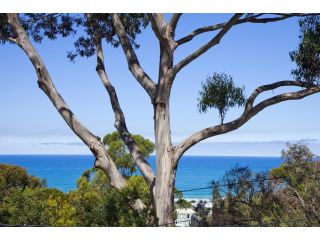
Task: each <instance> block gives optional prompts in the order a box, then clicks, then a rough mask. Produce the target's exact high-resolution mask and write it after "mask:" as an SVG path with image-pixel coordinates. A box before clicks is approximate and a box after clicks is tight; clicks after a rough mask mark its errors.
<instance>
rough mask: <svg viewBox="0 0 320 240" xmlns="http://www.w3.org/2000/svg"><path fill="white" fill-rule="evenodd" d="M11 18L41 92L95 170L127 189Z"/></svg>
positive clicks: (14, 16) (139, 205)
mask: <svg viewBox="0 0 320 240" xmlns="http://www.w3.org/2000/svg"><path fill="white" fill-rule="evenodd" d="M7 16H8V22H9V24H10V26H11V28H12V30H13V31H14V33H15V34H16V36H17V38H16V40H17V45H18V46H19V47H20V48H22V50H23V51H24V52H25V53H26V55H27V56H28V58H29V59H30V61H31V63H32V65H33V67H34V69H35V71H36V74H37V76H38V84H39V87H40V89H41V90H43V91H44V93H45V94H46V95H47V96H48V98H49V99H50V101H51V102H52V103H53V105H54V106H55V108H56V109H57V111H58V112H59V114H60V115H61V117H62V118H63V119H64V121H65V122H66V123H67V124H68V125H69V127H70V128H71V130H72V131H73V132H74V133H75V134H76V135H77V136H78V137H79V138H80V139H81V140H82V141H83V142H84V143H85V144H86V145H87V146H88V148H89V149H90V151H91V152H92V153H93V155H94V156H95V157H96V162H95V166H96V167H98V168H100V169H102V170H103V171H104V172H105V173H106V174H107V175H108V177H109V178H110V181H111V185H112V186H114V187H115V188H118V189H121V188H123V187H126V186H127V184H126V181H125V180H124V178H123V177H122V176H121V174H120V173H119V171H118V169H117V167H116V166H115V164H114V162H113V161H112V159H111V157H110V156H109V155H108V154H107V152H106V149H105V147H104V146H103V144H102V142H101V140H100V138H98V137H97V136H95V135H94V134H92V133H91V132H90V131H89V130H88V129H87V128H86V127H85V126H84V125H82V123H81V122H80V121H79V120H78V119H77V118H76V116H75V115H74V113H73V112H72V111H71V109H70V108H69V106H68V105H67V104H66V102H65V101H64V99H63V98H62V97H61V95H60V93H59V92H58V90H57V89H56V88H55V86H54V84H53V82H52V80H51V77H50V74H49V72H48V70H47V67H46V65H45V63H44V62H43V60H42V59H41V57H40V55H39V54H38V52H37V51H36V49H35V48H34V46H33V44H32V43H31V41H30V40H29V38H28V36H27V34H26V32H25V30H24V28H23V27H22V26H21V24H20V21H19V17H18V15H17V14H7ZM135 204H136V207H137V210H141V209H142V208H143V204H142V202H137V203H135Z"/></svg>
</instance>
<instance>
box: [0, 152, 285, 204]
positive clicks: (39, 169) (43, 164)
mask: <svg viewBox="0 0 320 240" xmlns="http://www.w3.org/2000/svg"><path fill="white" fill-rule="evenodd" d="M93 162H94V158H93V156H90V155H0V163H7V164H12V165H18V166H21V167H24V168H26V169H27V171H28V173H29V174H31V175H35V176H37V177H40V178H45V179H46V180H47V185H48V187H53V188H58V189H60V190H62V191H64V192H67V191H69V190H72V189H75V188H76V182H77V179H78V178H79V177H80V176H81V174H82V173H83V171H84V170H86V169H90V168H92V166H93ZM281 162H282V160H281V159H280V158H279V157H251V156H250V157H233V156H232V157H225V156H224V157H218V156H184V157H182V158H181V160H180V162H179V166H178V172H177V179H176V188H177V189H179V190H187V189H194V188H203V187H208V186H210V182H211V181H212V180H219V179H220V178H221V177H222V176H223V174H224V173H225V172H226V171H227V170H229V169H230V168H232V167H234V166H235V165H236V164H239V165H240V166H249V167H250V168H251V169H252V170H253V171H254V172H260V171H266V170H270V169H271V168H274V167H278V166H279V165H280V164H281ZM149 163H150V165H151V166H152V168H153V169H155V157H154V156H150V157H149ZM184 197H185V198H193V199H199V198H202V199H207V198H210V197H211V190H210V189H202V190H198V191H190V192H185V193H184Z"/></svg>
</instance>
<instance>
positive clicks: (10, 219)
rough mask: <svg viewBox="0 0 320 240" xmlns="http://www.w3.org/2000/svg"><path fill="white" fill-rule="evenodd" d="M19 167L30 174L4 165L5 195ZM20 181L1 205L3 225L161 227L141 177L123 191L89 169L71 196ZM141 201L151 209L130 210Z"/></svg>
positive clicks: (1, 184)
mask: <svg viewBox="0 0 320 240" xmlns="http://www.w3.org/2000/svg"><path fill="white" fill-rule="evenodd" d="M15 168H16V171H17V172H19V171H20V172H21V173H25V174H27V173H26V171H25V170H24V169H22V168H19V167H12V166H6V165H4V166H2V171H1V172H0V173H2V174H0V190H1V194H3V190H5V189H6V188H5V187H6V186H8V184H7V183H6V178H5V177H4V176H6V175H8V173H9V172H12V171H13V170H12V169H15ZM3 169H4V170H3ZM21 169H22V170H23V171H21ZM27 176H28V175H27ZM22 179H24V177H23V178H22ZM26 179H27V178H26ZM15 182H17V181H15ZM20 182H22V184H21V183H20ZM20 182H19V184H14V185H12V187H11V188H10V191H5V193H6V194H5V196H3V198H2V201H1V202H0V223H2V224H17V225H46V226H156V224H157V221H156V217H155V212H154V210H152V209H150V208H149V207H148V206H150V205H151V199H150V194H149V190H148V186H147V184H146V183H145V181H144V179H143V178H142V177H141V176H133V177H130V178H128V186H127V187H126V188H124V189H122V190H120V191H119V190H117V189H115V188H112V187H111V186H110V181H109V179H108V177H107V176H106V175H105V174H104V173H103V172H102V171H101V170H95V169H93V170H86V171H85V172H84V173H83V174H82V176H81V177H80V178H79V179H78V182H77V185H78V186H77V189H76V190H74V191H71V192H69V193H63V192H61V191H59V190H57V189H52V188H45V187H39V186H36V187H35V186H34V185H33V186H32V185H30V184H29V183H28V181H20ZM25 183H26V184H27V185H25ZM137 199H141V200H142V201H143V202H144V203H145V204H146V206H147V208H146V209H145V210H144V211H143V212H142V213H138V212H136V211H134V210H133V209H132V208H131V207H130V204H131V203H133V202H134V201H135V200H137Z"/></svg>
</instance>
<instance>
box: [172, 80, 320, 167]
mask: <svg viewBox="0 0 320 240" xmlns="http://www.w3.org/2000/svg"><path fill="white" fill-rule="evenodd" d="M281 86H300V87H303V84H302V83H301V82H297V81H280V82H276V83H273V84H269V85H264V86H261V87H258V88H257V89H256V90H255V91H254V92H253V93H252V94H251V96H250V97H249V99H248V101H247V104H246V107H245V110H244V112H243V113H242V115H241V116H240V117H239V118H237V119H235V120H233V121H231V122H228V123H225V124H221V125H217V126H214V127H209V128H205V129H203V130H201V131H199V132H197V133H195V134H193V135H191V136H190V137H188V138H186V139H185V140H183V141H182V142H181V143H180V144H179V145H177V146H176V147H175V163H174V164H175V165H176V164H178V161H179V159H180V157H181V156H182V154H183V153H184V152H185V151H187V150H188V149H189V148H190V147H192V146H194V145H195V144H197V143H199V142H201V141H202V140H205V139H207V138H209V137H213V136H217V135H220V134H223V133H227V132H231V131H233V130H236V129H238V128H239V127H241V126H242V125H243V124H245V123H246V122H247V121H249V120H250V119H251V118H252V117H253V116H255V115H256V114H258V113H259V112H261V111H262V110H263V109H265V108H266V107H269V106H272V105H274V104H277V103H280V102H284V101H288V100H298V99H302V98H304V97H307V96H309V95H312V94H315V93H319V92H320V85H314V86H312V87H309V88H306V89H303V90H300V91H296V92H289V93H283V94H279V95H277V96H275V97H271V98H268V99H266V100H264V101H262V102H260V103H259V104H257V105H255V106H253V103H254V100H255V99H256V97H257V96H258V95H259V94H260V93H262V92H264V91H267V90H273V89H276V88H278V87H281Z"/></svg>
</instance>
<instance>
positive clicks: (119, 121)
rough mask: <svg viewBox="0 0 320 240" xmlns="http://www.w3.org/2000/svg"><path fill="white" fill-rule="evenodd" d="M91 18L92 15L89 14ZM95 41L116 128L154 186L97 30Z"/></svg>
mask: <svg viewBox="0 0 320 240" xmlns="http://www.w3.org/2000/svg"><path fill="white" fill-rule="evenodd" d="M88 17H89V18H90V15H88ZM94 41H95V45H96V52H97V67H96V70H97V73H98V75H99V77H100V79H101V81H102V83H103V85H104V87H105V89H106V90H107V92H108V94H109V97H110V102H111V106H112V109H113V112H114V115H115V124H114V126H115V128H116V129H117V130H118V132H119V134H120V137H121V139H122V140H123V141H124V143H125V144H126V145H127V147H128V149H129V151H130V153H131V155H132V157H133V159H134V160H135V162H136V164H137V165H138V167H139V169H140V171H141V173H142V176H143V177H144V179H145V180H146V182H147V184H148V186H149V188H152V187H153V184H154V178H155V176H154V174H153V171H152V168H151V167H150V165H149V164H148V162H147V161H146V160H145V158H144V157H143V155H142V153H141V151H140V149H139V147H138V145H137V144H136V143H135V141H134V140H133V138H132V137H131V133H130V132H129V130H128V128H127V125H126V121H125V117H124V114H123V112H122V109H121V107H120V103H119V101H118V97H117V93H116V90H115V88H114V86H113V85H112V84H111V82H110V80H109V78H108V75H107V73H106V71H105V64H104V54H103V48H102V43H101V37H100V35H99V33H98V32H97V31H95V34H94Z"/></svg>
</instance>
